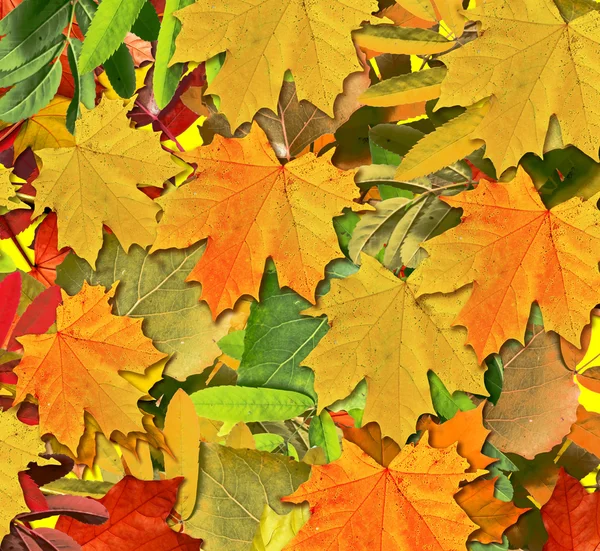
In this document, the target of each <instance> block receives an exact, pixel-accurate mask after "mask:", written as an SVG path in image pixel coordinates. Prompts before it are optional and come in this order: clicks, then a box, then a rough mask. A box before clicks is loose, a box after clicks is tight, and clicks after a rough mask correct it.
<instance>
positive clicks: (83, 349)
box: [15, 283, 165, 450]
mask: <svg viewBox="0 0 600 551" xmlns="http://www.w3.org/2000/svg"><path fill="white" fill-rule="evenodd" d="M115 290H116V288H115V287H113V288H112V289H111V290H110V291H108V292H107V293H104V288H103V287H100V286H98V287H91V286H89V285H87V283H85V284H84V285H83V288H82V290H81V292H79V293H78V294H77V295H75V296H73V297H69V296H68V295H67V294H66V293H65V292H64V291H63V293H62V296H63V304H62V305H61V306H59V307H58V309H57V313H56V317H57V321H56V326H57V331H56V333H50V334H46V335H27V336H25V337H21V338H20V339H19V342H20V343H21V344H22V345H23V347H24V349H25V352H24V355H23V359H22V360H21V363H20V364H19V365H18V366H17V367H16V368H15V373H16V374H17V376H18V378H19V381H18V384H17V395H16V397H15V403H19V402H22V401H23V400H24V399H25V398H26V396H27V395H28V394H30V395H32V396H34V397H36V398H37V399H38V401H39V408H40V432H41V434H46V433H52V434H53V435H54V436H56V438H57V439H58V440H59V441H60V442H62V443H64V444H65V445H67V446H68V447H69V448H70V449H71V450H76V449H77V444H78V442H79V438H80V436H81V435H82V433H83V431H84V420H83V414H84V411H87V412H89V413H90V414H91V415H93V417H94V418H95V419H96V421H97V422H98V424H99V425H100V427H101V429H102V431H103V432H104V433H105V434H106V435H107V436H109V437H110V435H111V433H112V432H113V431H116V430H118V431H121V432H122V433H123V434H127V433H128V432H133V431H136V430H142V425H141V418H142V414H141V412H140V411H139V409H138V407H137V401H138V399H139V398H140V397H141V396H142V395H143V393H142V392H140V391H138V390H137V389H134V387H132V386H131V385H130V384H129V383H128V382H127V381H126V380H125V379H124V378H123V377H121V376H120V375H119V371H121V370H123V371H132V372H135V373H141V374H143V373H144V370H145V368H146V367H149V366H150V365H152V364H154V363H156V362H157V361H159V360H160V359H162V358H164V357H165V354H163V353H161V352H159V351H158V350H156V349H155V348H154V347H153V346H152V341H151V340H150V339H148V338H147V337H145V336H144V334H143V333H142V330H141V324H142V320H139V319H138V320H133V319H131V318H127V317H117V316H113V315H112V314H111V307H110V305H109V304H108V300H109V299H110V298H111V297H112V296H113V295H114V294H115Z"/></svg>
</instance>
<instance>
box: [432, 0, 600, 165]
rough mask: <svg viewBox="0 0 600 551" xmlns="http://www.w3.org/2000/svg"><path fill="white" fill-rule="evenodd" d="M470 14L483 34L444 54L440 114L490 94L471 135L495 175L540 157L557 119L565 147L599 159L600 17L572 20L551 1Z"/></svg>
mask: <svg viewBox="0 0 600 551" xmlns="http://www.w3.org/2000/svg"><path fill="white" fill-rule="evenodd" d="M468 13H469V17H471V19H474V20H478V21H481V31H483V32H482V33H481V36H480V37H479V38H477V39H476V40H474V41H472V42H470V43H468V44H466V45H465V46H464V47H462V48H459V49H457V50H455V51H454V52H451V53H450V54H448V55H447V56H444V58H443V61H444V63H445V64H446V66H447V67H448V76H447V77H446V79H445V80H444V82H443V83H442V94H441V97H440V101H439V103H438V105H437V108H440V107H445V106H450V105H464V106H465V107H466V106H468V105H471V104H474V103H475V102H477V101H479V100H481V99H483V98H486V97H488V96H491V100H490V104H491V107H490V110H489V112H488V113H487V115H486V116H485V117H484V119H483V120H482V121H481V123H480V124H479V126H478V128H477V129H476V130H475V132H474V133H473V135H472V137H473V138H479V139H482V140H484V141H485V142H486V156H487V157H489V158H490V159H491V160H492V161H493V163H494V165H495V167H496V171H497V173H498V174H500V173H502V172H503V171H504V170H505V169H506V168H509V167H511V166H516V165H517V164H518V162H519V159H520V158H521V157H522V156H523V155H524V154H525V153H527V152H533V153H535V154H536V155H540V156H541V155H542V152H543V148H544V140H545V139H546V134H547V131H548V125H549V121H550V117H551V116H552V115H556V116H557V118H558V122H559V123H560V127H561V130H562V137H563V142H564V143H565V144H572V145H575V146H576V147H578V148H579V149H581V150H582V151H583V152H585V153H586V154H587V155H589V156H590V157H593V158H594V159H598V145H599V144H600V132H599V129H600V110H599V109H598V104H599V103H600V79H599V78H598V72H597V68H596V67H597V65H598V63H599V62H600V34H599V33H598V28H599V26H600V13H599V12H598V11H596V10H594V9H591V10H590V11H589V12H588V13H586V14H584V15H581V16H579V17H576V18H575V19H572V20H571V21H568V22H567V21H566V20H565V19H563V17H562V16H561V13H560V11H559V9H558V8H557V6H556V4H555V2H553V1H552V0H491V1H486V2H483V3H482V4H481V5H480V6H478V7H477V9H475V10H473V11H469V12H468Z"/></svg>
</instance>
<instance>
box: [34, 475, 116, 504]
mask: <svg viewBox="0 0 600 551" xmlns="http://www.w3.org/2000/svg"><path fill="white" fill-rule="evenodd" d="M113 486H114V484H112V483H111V482H102V481H97V480H80V479H78V478H60V479H59V480H55V481H54V482H50V483H49V484H45V485H44V486H42V489H43V490H46V491H48V492H49V493H58V494H69V495H76V496H85V497H93V498H96V499H100V498H102V497H104V496H105V495H106V494H107V493H108V491H109V490H110V489H111V488H112V487H113Z"/></svg>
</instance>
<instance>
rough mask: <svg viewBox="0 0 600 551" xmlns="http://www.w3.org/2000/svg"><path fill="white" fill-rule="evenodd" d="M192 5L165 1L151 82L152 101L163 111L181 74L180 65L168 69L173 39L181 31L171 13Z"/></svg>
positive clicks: (184, 1) (187, 0)
mask: <svg viewBox="0 0 600 551" xmlns="http://www.w3.org/2000/svg"><path fill="white" fill-rule="evenodd" d="M193 3H194V0H167V2H166V4H165V11H164V13H163V19H162V23H161V25H160V33H159V34H158V44H157V46H156V62H155V64H154V81H153V86H154V99H155V101H156V105H158V107H159V108H160V109H164V108H165V107H166V106H167V104H168V103H169V102H170V101H171V98H172V97H173V95H174V94H175V90H176V89H177V85H178V84H179V79H180V78H181V74H182V72H183V64H182V63H176V64H175V65H172V66H171V67H169V61H171V57H173V53H174V52H175V39H176V38H177V35H178V34H179V31H180V30H181V22H180V21H179V19H177V18H176V17H175V16H174V15H173V12H175V11H177V10H180V9H182V8H185V7H186V6H189V5H190V4H193Z"/></svg>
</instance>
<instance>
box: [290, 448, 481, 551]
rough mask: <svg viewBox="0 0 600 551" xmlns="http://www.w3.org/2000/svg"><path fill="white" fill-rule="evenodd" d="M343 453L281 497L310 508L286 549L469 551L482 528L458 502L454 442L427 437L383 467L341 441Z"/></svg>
mask: <svg viewBox="0 0 600 551" xmlns="http://www.w3.org/2000/svg"><path fill="white" fill-rule="evenodd" d="M343 443H344V453H343V455H342V457H341V458H340V459H339V460H337V461H335V462H334V463H330V464H329V465H314V466H313V468H312V474H311V477H310V479H309V480H308V481H307V482H305V483H304V484H302V485H301V486H300V488H298V490H296V492H294V493H293V494H292V495H291V496H288V497H285V498H283V501H289V502H292V503H301V502H303V501H308V502H309V503H310V505H311V517H310V520H309V521H308V522H307V523H306V524H305V525H304V526H303V527H302V529H301V530H300V531H299V532H298V534H297V536H296V537H295V539H294V540H293V541H292V542H291V543H290V544H289V545H288V546H287V547H286V548H285V550H288V551H313V550H314V549H333V548H335V549H338V550H339V551H350V550H352V551H367V550H368V551H372V550H373V549H379V550H380V551H413V550H414V551H417V550H418V551H422V550H424V549H436V550H439V551H464V549H465V545H466V541H467V538H468V537H469V534H470V533H471V532H473V530H475V529H476V528H477V525H476V524H474V523H473V522H472V521H471V520H470V519H469V517H468V516H467V514H466V513H465V512H464V511H463V509H461V508H460V507H459V506H458V505H457V503H456V501H455V500H454V494H455V493H456V492H457V491H458V489H459V486H458V485H459V482H461V481H463V480H473V478H475V477H477V476H478V473H471V474H465V472H464V471H465V469H466V468H467V467H468V463H467V461H466V460H465V459H464V458H462V457H461V456H460V455H458V453H457V452H456V445H454V446H451V447H448V448H443V449H435V448H432V447H430V446H428V445H427V444H426V441H425V439H421V441H420V442H419V443H418V444H416V445H412V444H409V445H407V446H405V447H404V448H402V451H401V452H400V453H399V454H398V455H397V456H396V457H395V458H394V459H393V460H392V461H391V463H390V464H389V466H388V467H387V468H386V467H383V466H382V465H379V464H378V463H376V462H375V461H374V460H373V459H372V458H371V457H369V456H368V455H367V454H366V453H364V452H363V451H362V450H361V449H360V448H358V447H357V446H355V445H354V444H352V443H350V442H348V441H347V440H344V442H343Z"/></svg>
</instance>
